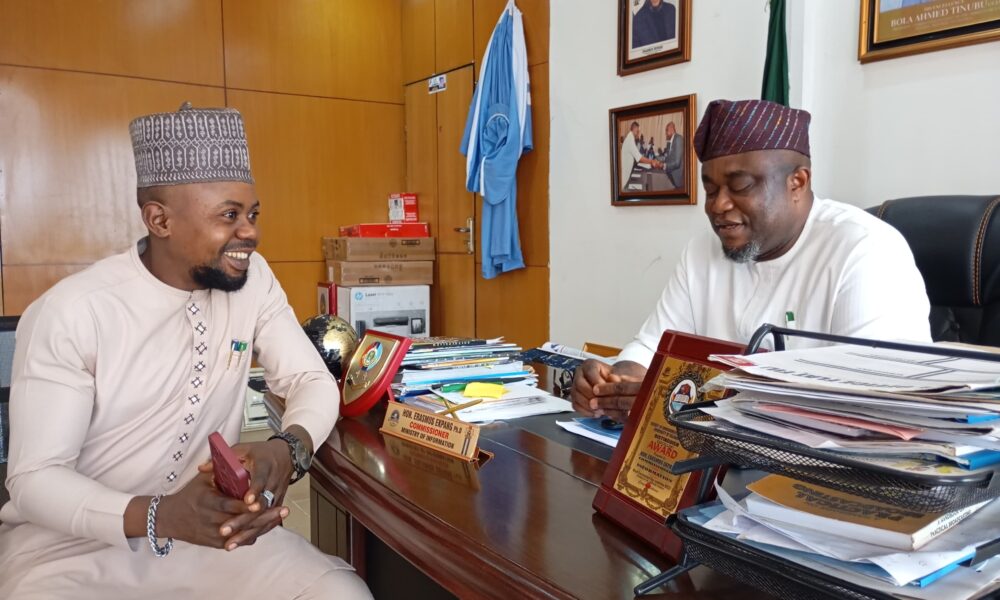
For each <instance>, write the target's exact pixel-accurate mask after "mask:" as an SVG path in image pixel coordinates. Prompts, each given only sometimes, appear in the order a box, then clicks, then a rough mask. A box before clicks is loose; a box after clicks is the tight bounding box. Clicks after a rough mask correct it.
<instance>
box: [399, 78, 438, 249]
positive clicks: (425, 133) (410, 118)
mask: <svg viewBox="0 0 1000 600" xmlns="http://www.w3.org/2000/svg"><path fill="white" fill-rule="evenodd" d="M405 98H406V101H405V103H404V113H405V123H406V191H407V192H413V193H415V194H417V202H418V208H419V211H420V220H421V221H427V222H428V223H429V224H430V226H431V235H433V236H437V235H438V230H437V228H438V215H437V207H438V200H437V188H438V178H437V169H438V162H437V159H438V155H437V143H438V139H437V100H436V98H435V95H434V94H428V93H427V81H426V80H424V81H418V82H417V83H412V84H410V85H408V86H406V91H405Z"/></svg>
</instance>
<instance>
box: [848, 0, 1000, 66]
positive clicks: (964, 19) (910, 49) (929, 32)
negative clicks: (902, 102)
mask: <svg viewBox="0 0 1000 600" xmlns="http://www.w3.org/2000/svg"><path fill="white" fill-rule="evenodd" d="M992 40H1000V2H992V1H984V0H861V25H860V30H859V35H858V60H860V61H861V62H863V63H866V62H871V61H875V60H885V59H887V58H897V57H899V56H908V55H911V54H919V53H921V52H932V51H934V50H943V49H945V48H955V47H958V46H966V45H968V44H976V43H980V42H988V41H992Z"/></svg>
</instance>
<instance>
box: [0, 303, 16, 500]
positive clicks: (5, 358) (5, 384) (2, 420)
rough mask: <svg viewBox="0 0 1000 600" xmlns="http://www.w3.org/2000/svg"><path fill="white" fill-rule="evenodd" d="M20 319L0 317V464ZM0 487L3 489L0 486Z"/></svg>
mask: <svg viewBox="0 0 1000 600" xmlns="http://www.w3.org/2000/svg"><path fill="white" fill-rule="evenodd" d="M19 318H20V317H0V464H2V463H5V462H7V443H8V441H9V440H10V422H9V421H8V414H9V413H8V411H7V406H8V401H9V396H10V370H11V366H13V364H14V331H15V330H16V329H17V321H18V319H19ZM0 487H3V486H2V484H0Z"/></svg>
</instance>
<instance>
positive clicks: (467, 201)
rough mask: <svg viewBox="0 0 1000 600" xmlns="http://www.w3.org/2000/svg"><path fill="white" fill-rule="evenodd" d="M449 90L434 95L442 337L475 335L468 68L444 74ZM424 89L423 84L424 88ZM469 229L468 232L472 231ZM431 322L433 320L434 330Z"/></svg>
mask: <svg viewBox="0 0 1000 600" xmlns="http://www.w3.org/2000/svg"><path fill="white" fill-rule="evenodd" d="M445 76H446V77H447V86H446V88H445V89H444V91H441V92H438V93H436V94H434V95H433V98H434V102H435V103H436V105H437V106H436V121H437V148H436V157H437V186H438V187H437V191H438V194H437V205H438V210H437V216H438V225H437V233H436V235H437V243H438V261H437V273H436V275H437V278H436V280H435V281H436V286H435V291H434V294H433V303H434V305H435V308H434V311H433V314H436V315H438V317H437V319H436V321H437V323H438V326H436V327H435V329H436V330H437V331H438V333H439V334H440V335H455V336H468V337H472V336H475V335H476V318H475V317H476V316H475V299H476V286H475V253H474V249H475V245H474V244H473V245H471V246H470V239H472V238H474V237H475V233H476V228H477V227H476V223H475V204H474V201H475V196H474V195H473V194H472V193H471V192H469V191H468V190H467V189H466V188H465V157H464V156H463V155H462V154H461V152H459V146H460V145H461V142H462V134H463V133H464V131H465V119H466V116H467V114H468V110H469V103H470V102H471V100H472V66H471V65H469V66H465V67H463V68H460V69H457V70H454V71H451V72H449V73H446V74H445ZM425 90H426V84H425ZM469 229H471V230H472V231H471V232H470V231H469ZM434 323H435V319H434V317H433V316H432V317H431V324H432V326H434Z"/></svg>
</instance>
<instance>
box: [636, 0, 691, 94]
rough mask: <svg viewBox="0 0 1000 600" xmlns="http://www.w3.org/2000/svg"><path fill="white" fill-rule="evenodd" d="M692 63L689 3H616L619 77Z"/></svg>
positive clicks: (684, 0)
mask: <svg viewBox="0 0 1000 600" xmlns="http://www.w3.org/2000/svg"><path fill="white" fill-rule="evenodd" d="M689 60H691V0H618V75H631V74H632V73H638V72H640V71H648V70H650V69H658V68H660V67H665V66H667V65H673V64H677V63H681V62H687V61H689Z"/></svg>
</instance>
